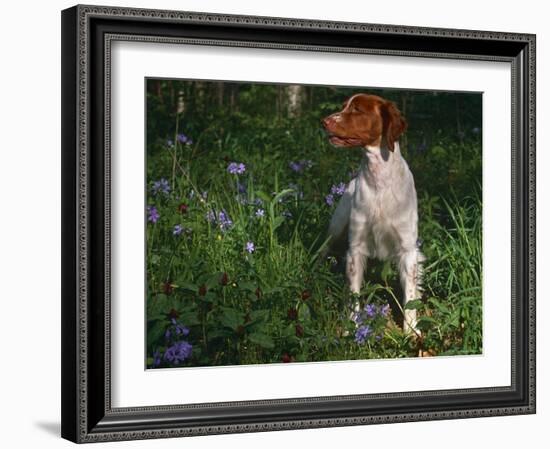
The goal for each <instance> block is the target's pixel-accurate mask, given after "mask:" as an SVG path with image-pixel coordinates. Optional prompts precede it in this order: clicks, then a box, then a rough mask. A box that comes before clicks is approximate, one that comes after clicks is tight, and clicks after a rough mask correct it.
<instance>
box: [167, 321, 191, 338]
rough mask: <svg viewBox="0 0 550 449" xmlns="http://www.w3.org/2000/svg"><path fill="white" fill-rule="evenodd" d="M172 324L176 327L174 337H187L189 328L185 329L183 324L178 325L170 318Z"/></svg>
mask: <svg viewBox="0 0 550 449" xmlns="http://www.w3.org/2000/svg"><path fill="white" fill-rule="evenodd" d="M171 321H172V324H173V325H174V326H175V327H176V335H183V336H184V337H187V336H188V335H189V328H187V327H185V326H184V325H183V324H181V323H178V322H177V321H176V319H175V318H172V320H171Z"/></svg>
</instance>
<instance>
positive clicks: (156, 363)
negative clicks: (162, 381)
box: [153, 349, 161, 368]
mask: <svg viewBox="0 0 550 449" xmlns="http://www.w3.org/2000/svg"><path fill="white" fill-rule="evenodd" d="M160 362H161V359H160V351H159V350H158V349H157V350H156V351H155V352H154V353H153V368H157V367H158V366H159V365H160Z"/></svg>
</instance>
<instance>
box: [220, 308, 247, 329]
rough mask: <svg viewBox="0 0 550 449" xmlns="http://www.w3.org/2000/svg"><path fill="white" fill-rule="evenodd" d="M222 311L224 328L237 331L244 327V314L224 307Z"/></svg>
mask: <svg viewBox="0 0 550 449" xmlns="http://www.w3.org/2000/svg"><path fill="white" fill-rule="evenodd" d="M221 310H222V317H221V323H222V325H223V326H225V327H228V328H230V329H233V330H235V329H237V327H239V326H242V325H244V313H242V312H239V311H238V310H235V309H231V308H229V307H222V308H221Z"/></svg>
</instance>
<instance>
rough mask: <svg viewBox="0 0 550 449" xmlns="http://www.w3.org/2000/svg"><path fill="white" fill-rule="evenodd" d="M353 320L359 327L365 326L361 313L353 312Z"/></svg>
mask: <svg viewBox="0 0 550 449" xmlns="http://www.w3.org/2000/svg"><path fill="white" fill-rule="evenodd" d="M351 320H352V321H353V322H354V323H355V324H357V325H360V324H363V316H362V314H361V312H353V315H352V316H351Z"/></svg>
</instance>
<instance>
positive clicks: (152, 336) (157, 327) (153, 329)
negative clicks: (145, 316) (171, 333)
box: [147, 321, 166, 346]
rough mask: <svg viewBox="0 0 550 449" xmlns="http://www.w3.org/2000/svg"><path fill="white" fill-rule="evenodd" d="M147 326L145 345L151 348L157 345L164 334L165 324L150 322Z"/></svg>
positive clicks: (162, 322)
mask: <svg viewBox="0 0 550 449" xmlns="http://www.w3.org/2000/svg"><path fill="white" fill-rule="evenodd" d="M148 324H149V326H148V327H147V345H148V346H153V345H155V344H159V340H160V339H161V338H162V336H163V335H164V333H165V332H166V322H164V321H154V322H151V321H150V322H149V323H148Z"/></svg>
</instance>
